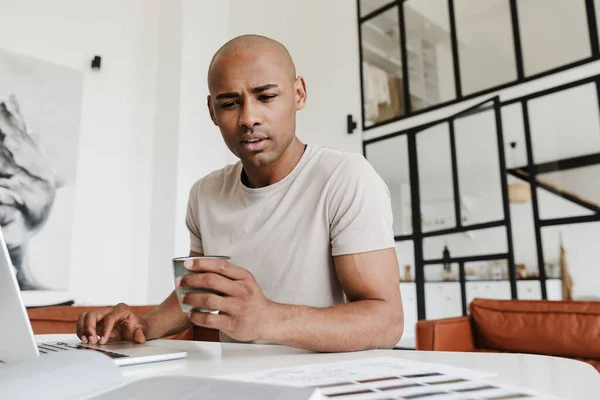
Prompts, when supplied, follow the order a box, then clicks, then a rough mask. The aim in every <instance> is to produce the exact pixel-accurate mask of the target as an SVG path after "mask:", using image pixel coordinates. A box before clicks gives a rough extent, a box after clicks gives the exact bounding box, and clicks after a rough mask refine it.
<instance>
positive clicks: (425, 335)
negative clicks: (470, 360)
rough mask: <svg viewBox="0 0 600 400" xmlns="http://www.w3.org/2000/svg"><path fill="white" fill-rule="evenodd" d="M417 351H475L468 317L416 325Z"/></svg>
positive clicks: (424, 321) (421, 322)
mask: <svg viewBox="0 0 600 400" xmlns="http://www.w3.org/2000/svg"><path fill="white" fill-rule="evenodd" d="M416 331H417V346H416V347H417V350H438V351H475V350H476V347H475V341H474V340H473V333H472V331H471V322H470V320H469V317H459V318H447V319H439V320H429V321H427V320H422V321H419V322H418V323H417V329H416Z"/></svg>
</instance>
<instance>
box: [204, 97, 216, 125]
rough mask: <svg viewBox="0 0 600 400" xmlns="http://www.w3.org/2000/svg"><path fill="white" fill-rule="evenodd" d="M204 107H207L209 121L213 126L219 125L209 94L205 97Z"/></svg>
mask: <svg viewBox="0 0 600 400" xmlns="http://www.w3.org/2000/svg"><path fill="white" fill-rule="evenodd" d="M206 105H207V106H208V113H209V114H210V119H212V122H213V124H215V126H219V124H218V123H217V118H216V117H215V110H214V109H213V104H212V99H211V98H210V94H209V95H208V96H206Z"/></svg>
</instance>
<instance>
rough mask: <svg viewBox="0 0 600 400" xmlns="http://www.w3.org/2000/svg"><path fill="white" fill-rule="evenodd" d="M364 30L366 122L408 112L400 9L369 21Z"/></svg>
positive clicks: (365, 23) (368, 123)
mask: <svg viewBox="0 0 600 400" xmlns="http://www.w3.org/2000/svg"><path fill="white" fill-rule="evenodd" d="M361 32H362V42H361V46H362V54H363V60H362V70H363V96H364V104H363V106H364V110H365V125H366V126H371V125H373V124H375V123H377V122H382V121H386V120H389V119H392V118H394V117H397V116H399V115H402V114H404V100H403V85H404V83H403V82H404V80H403V78H402V60H401V57H400V28H399V24H398V8H397V7H393V8H391V9H390V10H388V11H386V12H384V13H383V14H380V15H378V16H376V17H375V18H372V19H369V20H368V21H365V22H364V23H363V24H362V26H361Z"/></svg>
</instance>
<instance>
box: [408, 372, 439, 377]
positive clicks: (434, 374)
mask: <svg viewBox="0 0 600 400" xmlns="http://www.w3.org/2000/svg"><path fill="white" fill-rule="evenodd" d="M442 375H443V374H440V373H439V372H430V373H427V374H413V375H401V376H403V377H405V378H427V377H430V376H442Z"/></svg>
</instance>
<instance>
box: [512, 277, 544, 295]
mask: <svg viewBox="0 0 600 400" xmlns="http://www.w3.org/2000/svg"><path fill="white" fill-rule="evenodd" d="M517 297H518V299H519V300H541V299H542V287H541V286H540V281H538V280H535V281H517Z"/></svg>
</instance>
